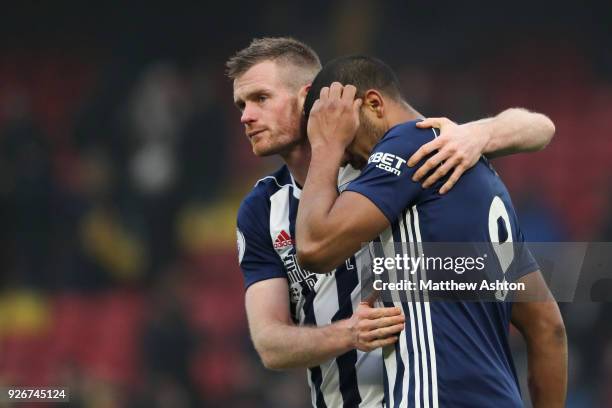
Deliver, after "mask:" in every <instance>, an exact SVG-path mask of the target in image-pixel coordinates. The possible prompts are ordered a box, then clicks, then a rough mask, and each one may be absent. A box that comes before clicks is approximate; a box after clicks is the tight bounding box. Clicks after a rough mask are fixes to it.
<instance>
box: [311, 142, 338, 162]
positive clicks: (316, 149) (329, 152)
mask: <svg viewBox="0 0 612 408" xmlns="http://www.w3.org/2000/svg"><path fill="white" fill-rule="evenodd" d="M310 149H311V152H312V157H313V158H314V157H324V158H325V159H326V160H332V161H340V160H341V159H342V157H343V156H344V150H345V148H344V147H343V146H341V145H339V144H333V143H314V144H311V146H310Z"/></svg>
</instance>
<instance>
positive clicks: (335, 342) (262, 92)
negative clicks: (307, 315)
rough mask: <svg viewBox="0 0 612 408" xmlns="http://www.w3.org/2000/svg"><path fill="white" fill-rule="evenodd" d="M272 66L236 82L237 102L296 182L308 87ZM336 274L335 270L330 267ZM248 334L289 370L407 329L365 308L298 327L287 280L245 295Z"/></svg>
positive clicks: (260, 150)
mask: <svg viewBox="0 0 612 408" xmlns="http://www.w3.org/2000/svg"><path fill="white" fill-rule="evenodd" d="M283 71H284V68H282V67H280V66H279V65H278V64H276V63H275V62H272V61H265V62H262V63H260V64H257V65H255V66H253V67H252V68H251V69H249V70H248V71H247V72H246V73H244V74H243V75H242V76H240V77H238V78H236V80H235V81H234V102H235V104H236V106H237V107H238V109H240V111H241V118H240V121H241V122H242V124H243V125H244V127H245V134H246V136H247V138H248V139H249V141H250V143H251V146H252V148H253V153H254V154H255V155H257V156H269V155H274V154H278V155H280V156H281V157H282V158H283V159H284V161H285V162H286V163H287V165H288V167H289V169H290V170H291V173H292V174H293V175H294V177H295V178H296V180H297V181H298V183H299V182H300V181H299V180H302V182H303V180H305V178H306V171H307V169H308V162H309V160H310V145H309V143H308V139H307V138H305V137H303V136H302V133H301V131H300V126H301V118H302V115H301V114H299V112H301V108H302V106H303V103H304V99H305V97H306V93H307V90H308V87H307V86H303V87H300V88H299V89H297V91H296V89H295V87H294V86H293V84H291V83H290V82H289V81H286V80H285V81H283V78H286V75H287V72H283ZM332 269H333V268H332ZM245 304H246V311H247V318H248V322H249V330H250V333H251V337H252V339H253V343H254V345H255V348H256V349H257V351H258V354H259V355H260V357H261V359H262V362H263V364H264V366H266V367H267V368H271V369H288V368H296V367H312V366H316V365H318V364H320V363H322V362H324V361H327V360H329V359H330V358H333V357H336V356H338V355H341V354H343V353H345V352H347V351H349V350H352V349H358V350H362V351H371V350H373V349H375V348H378V347H382V346H385V345H388V344H393V343H394V342H395V341H397V336H396V335H397V334H398V333H399V332H400V331H401V330H403V328H404V316H403V315H402V313H401V310H400V309H399V308H382V309H378V308H373V307H372V304H371V303H362V304H360V305H359V307H358V308H357V310H356V311H355V313H353V316H352V317H351V318H350V319H345V320H341V321H338V322H335V323H333V324H330V325H327V326H322V327H304V326H296V325H294V324H293V322H292V320H291V316H290V313H289V310H290V308H289V297H288V286H287V281H286V279H268V280H264V281H260V282H257V283H255V284H253V285H251V286H250V287H249V288H248V290H247V292H246V295H245Z"/></svg>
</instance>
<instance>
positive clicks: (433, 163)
mask: <svg viewBox="0 0 612 408" xmlns="http://www.w3.org/2000/svg"><path fill="white" fill-rule="evenodd" d="M449 155H450V152H447V151H440V152H438V153H436V154H434V155H433V156H432V157H430V158H429V159H428V160H427V161H426V162H425V164H423V165H422V166H421V167H419V169H418V170H417V171H416V172H415V173H414V175H413V176H412V181H420V180H421V179H422V178H423V177H424V176H425V175H427V174H429V172H430V171H432V170H433V169H435V168H436V167H438V166H439V165H440V163H442V162H443V161H444V160H446V159H447V158H448V156H449Z"/></svg>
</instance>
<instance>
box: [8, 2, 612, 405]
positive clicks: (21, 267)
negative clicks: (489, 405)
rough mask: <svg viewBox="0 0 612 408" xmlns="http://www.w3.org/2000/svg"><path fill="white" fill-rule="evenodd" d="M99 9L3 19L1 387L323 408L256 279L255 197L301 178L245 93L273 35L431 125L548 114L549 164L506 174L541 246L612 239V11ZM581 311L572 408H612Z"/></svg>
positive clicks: (343, 6) (79, 401) (519, 7)
mask: <svg viewBox="0 0 612 408" xmlns="http://www.w3.org/2000/svg"><path fill="white" fill-rule="evenodd" d="M85 3H87V2H78V3H77V2H72V3H61V4H59V3H56V2H53V3H51V2H39V3H38V4H37V2H24V3H22V4H19V5H18V4H17V3H16V2H12V3H11V4H10V5H5V7H3V9H2V13H1V14H2V15H1V17H0V225H1V228H0V244H1V245H0V261H1V264H0V266H1V270H2V273H1V274H0V284H1V290H0V385H64V386H68V387H69V388H70V392H71V394H72V403H71V404H70V406H75V407H81V406H82V407H115V406H116V407H123V406H125V407H187V406H211V407H283V408H291V407H303V406H307V401H308V396H307V393H306V378H305V373H304V371H303V370H296V371H295V372H292V373H290V374H289V375H288V374H285V373H283V374H279V373H274V372H270V371H266V370H264V369H263V368H262V366H261V364H260V363H259V361H258V358H257V355H256V354H255V352H254V350H253V349H252V346H251V343H250V340H249V337H248V332H247V328H246V322H245V315H244V306H243V289H242V278H241V274H240V272H239V269H238V266H237V262H236V250H235V229H234V223H235V213H236V210H237V208H238V205H239V203H240V200H241V198H242V197H243V196H244V195H245V194H246V193H247V192H248V191H249V189H250V188H251V186H252V185H253V183H254V182H255V180H257V179H258V178H259V177H262V176H264V175H266V174H267V172H269V171H270V170H272V169H274V168H275V167H277V166H278V165H279V163H280V161H279V160H278V159H265V160H262V159H257V158H255V157H254V156H253V155H252V153H251V151H250V147H249V144H248V142H247V141H246V140H245V138H244V136H243V131H242V128H241V125H240V123H239V115H238V113H237V111H236V110H235V108H234V107H233V105H232V99H231V83H230V82H229V81H227V80H226V79H225V78H224V62H225V60H226V58H227V57H228V56H230V55H231V54H232V53H233V52H235V51H236V50H238V49H239V48H242V47H244V46H246V45H248V42H249V40H250V39H251V38H253V37H255V36H264V35H287V34H289V35H292V36H295V37H297V38H299V39H302V40H304V41H306V42H307V43H309V44H311V45H312V46H313V47H314V48H315V49H316V50H317V51H318V52H319V53H320V55H321V57H322V59H323V61H325V60H327V59H329V58H331V57H333V56H337V55H340V54H347V53H355V52H360V53H369V54H375V55H377V56H379V57H381V58H383V59H384V60H386V61H387V62H388V63H390V65H391V66H392V67H393V68H394V69H395V70H396V72H397V73H398V74H399V76H400V80H401V82H402V84H403V86H404V87H405V91H406V95H407V96H408V98H409V100H410V101H411V102H412V103H413V104H414V105H415V106H416V107H417V108H418V109H419V110H420V111H421V112H423V113H424V114H426V115H429V116H439V115H444V116H448V117H450V118H452V119H454V120H457V121H467V120H470V119H475V118H479V117H483V116H485V115H492V114H494V113H497V112H499V111H500V110H502V109H504V108H506V107H511V106H524V107H527V108H530V109H534V110H538V111H540V112H544V113H546V114H548V115H549V116H550V117H551V118H552V119H553V121H554V122H555V124H556V126H557V133H556V136H555V138H554V140H553V143H552V144H551V145H550V146H549V147H548V148H547V149H546V150H545V151H543V152H540V153H536V154H525V155H520V156H514V157H512V158H510V159H501V160H496V161H495V163H494V164H495V165H496V167H497V169H498V171H499V172H500V174H501V176H502V177H503V179H504V180H505V182H506V183H507V185H508V187H509V189H510V191H511V193H512V196H513V200H514V203H515V206H516V208H517V211H518V214H519V218H520V220H521V223H522V225H523V227H524V230H525V231H526V235H527V238H528V240H531V241H566V240H567V241H572V240H585V241H612V216H611V214H612V212H611V209H612V188H611V186H612V184H611V183H610V179H611V177H612V165H611V160H610V157H611V156H612V140H611V139H610V136H611V135H610V131H609V125H610V118H612V53H610V44H611V43H612V30H611V27H612V9H611V7H610V5H609V3H608V4H607V5H606V4H605V3H604V2H600V3H596V2H592V3H590V4H588V5H583V6H580V7H577V5H576V4H569V3H559V2H556V3H554V6H553V5H544V4H536V2H526V1H519V2H505V3H504V4H503V5H494V4H490V3H493V2H489V3H485V2H478V3H471V4H470V5H464V4H460V2H449V1H443V2H435V3H423V4H418V5H417V4H412V5H411V4H409V3H408V2H400V1H391V0H388V1H384V2H383V1H380V2H368V1H362V0H356V1H336V2H327V1H322V0H310V1H308V2H306V1H298V2H284V1H260V2H243V3H237V4H236V3H232V2H215V4H210V5H199V6H193V5H192V6H179V5H173V6H159V5H154V4H147V3H144V2H142V3H140V4H137V3H132V5H125V4H120V3H119V2H116V3H112V4H109V3H103V2H96V4H85ZM562 311H563V314H564V317H565V321H566V325H567V330H568V334H569V340H570V384H569V402H568V406H569V407H591V406H592V407H612V319H611V318H610V316H611V313H612V305H610V304H596V303H593V304H586V303H583V304H563V305H562ZM513 347H514V350H515V352H516V362H517V367H518V370H519V372H521V373H523V374H524V373H525V370H526V367H525V364H526V358H525V351H524V346H523V344H522V340H521V339H520V337H519V336H518V335H516V333H515V335H513ZM522 382H523V385H525V378H524V375H523V376H522ZM19 406H22V405H19ZM24 406H25V405H24ZM37 406H42V405H37Z"/></svg>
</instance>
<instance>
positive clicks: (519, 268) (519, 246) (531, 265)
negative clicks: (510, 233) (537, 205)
mask: <svg viewBox="0 0 612 408" xmlns="http://www.w3.org/2000/svg"><path fill="white" fill-rule="evenodd" d="M514 250H515V263H514V266H513V268H511V269H510V272H511V273H510V276H507V277H506V280H507V281H508V282H516V281H517V280H519V279H520V278H522V277H523V276H525V275H528V274H530V273H531V272H535V271H537V270H538V269H540V265H538V262H537V261H536V259H535V258H534V257H533V254H532V253H531V251H530V250H529V246H528V245H527V242H525V236H524V235H523V231H521V229H520V227H518V228H517V233H516V244H515V245H514Z"/></svg>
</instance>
